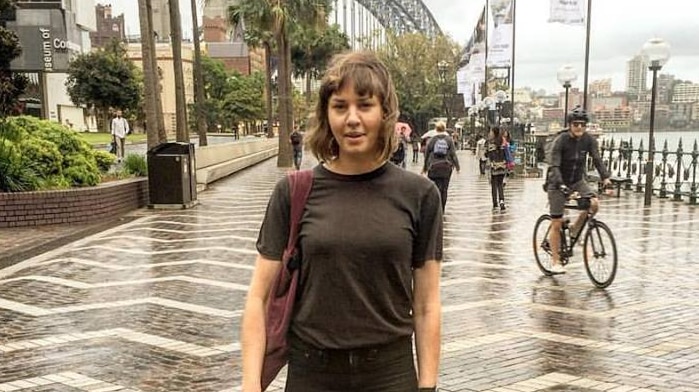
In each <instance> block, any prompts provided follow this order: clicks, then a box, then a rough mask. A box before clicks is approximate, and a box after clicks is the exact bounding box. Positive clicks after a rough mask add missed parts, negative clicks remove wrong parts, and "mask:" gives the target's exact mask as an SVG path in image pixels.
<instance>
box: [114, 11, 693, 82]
mask: <svg viewBox="0 0 699 392" xmlns="http://www.w3.org/2000/svg"><path fill="white" fill-rule="evenodd" d="M199 1H200V0H199ZM422 1H423V3H424V4H425V6H426V7H427V8H428V9H429V10H430V12H431V13H432V15H433V16H434V18H435V20H436V21H437V23H438V24H439V26H440V27H441V28H442V31H443V32H444V33H446V34H448V35H450V36H451V37H452V38H453V39H454V40H456V41H457V42H458V43H459V44H461V45H463V44H465V43H466V42H467V41H468V40H469V38H470V35H471V33H472V31H473V27H474V26H475V23H476V20H477V19H478V16H479V15H480V14H479V13H480V10H482V9H483V6H484V5H485V0H480V1H473V0H469V1H466V0H457V1H454V0H422ZM200 2H201V1H200ZM102 3H111V4H112V7H113V13H114V14H115V15H118V14H120V13H124V16H125V19H126V30H127V34H139V32H140V29H139V23H138V7H136V6H135V4H134V0H110V1H103V2H102ZM525 4H526V6H525ZM549 4H550V0H526V2H525V0H519V1H518V2H517V11H516V29H517V31H516V34H517V35H516V38H515V44H516V55H515V78H516V80H515V87H516V88H523V87H531V88H532V89H535V90H539V89H545V90H546V91H547V92H548V93H556V92H558V91H560V90H562V87H561V86H560V85H559V84H558V81H557V80H556V72H557V71H558V69H559V68H560V67H561V66H563V65H564V64H572V65H573V66H574V67H575V69H576V70H577V73H578V80H577V81H576V82H574V83H573V87H577V88H580V89H581V90H582V87H583V86H582V84H583V71H584V59H585V27H584V26H567V25H562V24H559V23H548V22H547V19H548V17H549ZM189 6H190V2H189V1H187V0H180V9H181V14H182V25H183V36H184V37H185V38H191V36H192V28H191V26H192V24H191V15H192V14H191V9H190V7H189ZM694 8H695V2H694V0H664V1H662V2H657V1H652V0H613V1H610V0H606V1H600V0H594V1H593V2H592V33H591V36H590V72H589V81H590V82H592V81H594V80H599V79H607V78H609V79H612V90H613V91H623V90H625V88H626V78H625V77H626V62H627V61H629V60H630V59H631V58H632V57H633V56H635V55H636V54H639V53H640V51H641V48H642V46H643V44H644V43H645V42H646V41H647V40H648V39H650V38H651V37H653V36H658V37H660V38H663V39H665V40H666V41H667V42H668V43H669V44H670V45H671V47H672V52H671V57H670V61H669V62H668V63H667V64H666V65H665V66H664V67H663V69H662V71H661V73H667V74H672V75H675V77H676V78H678V79H682V80H691V81H693V82H695V83H699V38H697V37H699V22H697V19H696V14H695V13H694V12H692V10H693V9H694ZM199 14H200V17H201V12H200V13H199ZM648 87H649V88H650V83H649V86H648Z"/></svg>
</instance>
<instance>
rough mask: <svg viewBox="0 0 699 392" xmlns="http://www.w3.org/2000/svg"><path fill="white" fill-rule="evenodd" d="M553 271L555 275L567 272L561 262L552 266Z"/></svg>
mask: <svg viewBox="0 0 699 392" xmlns="http://www.w3.org/2000/svg"><path fill="white" fill-rule="evenodd" d="M551 273H552V274H554V275H560V274H565V273H566V269H565V267H563V266H562V265H561V264H554V265H552V266H551Z"/></svg>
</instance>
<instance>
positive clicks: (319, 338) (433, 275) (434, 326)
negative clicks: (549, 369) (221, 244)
mask: <svg viewBox="0 0 699 392" xmlns="http://www.w3.org/2000/svg"><path fill="white" fill-rule="evenodd" d="M397 106H398V103H397V98H396V93H395V88H394V86H393V83H392V81H391V78H390V75H389V73H388V71H387V69H386V67H385V66H384V65H383V64H382V63H381V62H380V60H378V58H377V57H376V55H374V54H373V53H371V52H352V53H347V54H342V55H338V56H336V57H334V58H333V60H332V61H331V64H330V67H329V68H328V70H327V71H326V74H325V76H324V78H323V80H322V83H321V86H320V90H319V97H318V103H317V106H316V118H317V119H318V121H317V123H316V124H314V125H313V126H312V127H311V128H310V129H309V131H308V134H307V135H306V146H307V147H308V149H309V150H310V151H311V152H312V153H313V155H314V156H315V157H316V158H317V159H318V160H319V161H320V162H321V163H320V164H319V165H318V166H316V167H314V168H313V169H312V170H313V185H312V188H311V192H310V195H309V197H308V201H307V202H306V207H305V210H304V213H303V216H302V218H301V222H300V229H299V243H298V245H299V249H300V253H299V254H300V277H301V278H300V281H299V291H300V296H299V297H298V300H297V302H296V304H295V309H294V313H293V317H292V319H291V326H290V330H289V334H288V339H289V344H290V353H289V365H288V366H289V368H288V373H287V381H286V388H285V391H287V392H308V391H330V390H332V391H338V392H343V391H344V392H350V391H363V392H379V391H381V392H405V391H410V392H417V391H435V390H436V384H437V375H438V367H439V355H440V354H439V353H440V328H441V327H440V325H441V321H440V318H441V305H440V297H439V295H440V294H439V276H440V261H441V258H442V211H441V209H440V208H439V192H438V190H437V189H436V187H435V186H434V185H433V184H432V183H431V182H430V181H428V180H427V179H425V178H423V177H421V176H418V175H416V174H414V173H412V172H410V171H407V170H401V169H400V168H399V167H397V166H396V165H394V164H392V163H390V162H388V159H389V157H390V155H391V153H392V151H393V149H394V148H395V143H397V135H396V132H395V129H394V127H395V123H396V119H397V117H398V107H397ZM289 208H290V195H289V182H288V179H287V178H283V179H282V180H280V181H279V182H278V183H277V186H276V188H275V189H274V191H273V194H272V196H271V198H270V201H269V205H268V207H267V211H266V214H265V217H264V220H263V223H262V226H261V228H260V233H259V236H258V240H257V250H258V252H259V255H258V258H257V262H256V266H255V272H254V274H253V278H252V282H251V284H250V289H249V292H248V296H247V302H246V305H245V311H244V314H243V320H242V330H241V334H242V338H241V341H242V369H243V386H242V390H243V391H245V392H248V391H255V392H259V391H260V374H261V369H262V366H263V354H264V351H265V339H266V335H265V321H264V309H265V304H266V301H267V299H268V294H269V290H270V287H271V285H272V282H273V280H274V278H275V276H276V274H277V273H278V271H279V270H280V268H282V266H281V263H280V260H281V258H282V252H283V251H284V248H285V247H286V242H287V236H288V234H289V215H290V213H289ZM413 334H414V335H415V347H416V354H417V363H418V365H419V366H418V369H416V368H415V365H414V364H415V360H414V357H413V348H412V347H413V344H412V335H413ZM418 388H419V389H418Z"/></svg>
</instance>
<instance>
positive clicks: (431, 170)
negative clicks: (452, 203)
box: [422, 121, 461, 211]
mask: <svg viewBox="0 0 699 392" xmlns="http://www.w3.org/2000/svg"><path fill="white" fill-rule="evenodd" d="M446 128H447V127H446V125H445V124H444V122H442V121H440V122H438V123H437V125H436V126H435V131H437V133H436V135H434V136H433V137H432V138H430V141H429V142H428V143H427V147H426V148H425V163H424V165H423V166H422V174H427V178H429V179H430V180H432V182H434V184H435V185H436V186H437V188H438V189H439V194H440V195H441V196H442V211H443V210H444V208H445V207H446V205H447V194H448V191H449V181H450V180H451V172H452V170H454V169H456V172H457V173H458V172H459V171H460V170H461V167H460V166H459V158H458V157H457V156H456V145H454V140H452V138H451V136H449V134H447V132H446Z"/></svg>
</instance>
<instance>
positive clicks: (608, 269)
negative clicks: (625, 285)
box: [583, 221, 617, 289]
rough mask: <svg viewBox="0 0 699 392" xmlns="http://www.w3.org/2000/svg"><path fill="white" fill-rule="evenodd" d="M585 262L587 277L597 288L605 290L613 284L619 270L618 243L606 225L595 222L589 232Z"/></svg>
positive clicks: (584, 254) (585, 244) (586, 237)
mask: <svg viewBox="0 0 699 392" xmlns="http://www.w3.org/2000/svg"><path fill="white" fill-rule="evenodd" d="M583 260H584V261H585V271H587V276H588V277H589V278H590V280H591V281H592V283H594V285H595V286H597V287H599V288H602V289H603V288H605V287H608V286H609V285H610V284H612V282H613V281H614V277H615V276H616V269H617V253H616V241H614V235H613V234H612V231H611V230H610V229H609V227H607V225H606V224H604V223H602V222H600V221H595V222H594V223H593V224H592V226H591V227H590V228H589V229H588V230H587V233H586V234H585V242H584V243H583Z"/></svg>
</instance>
